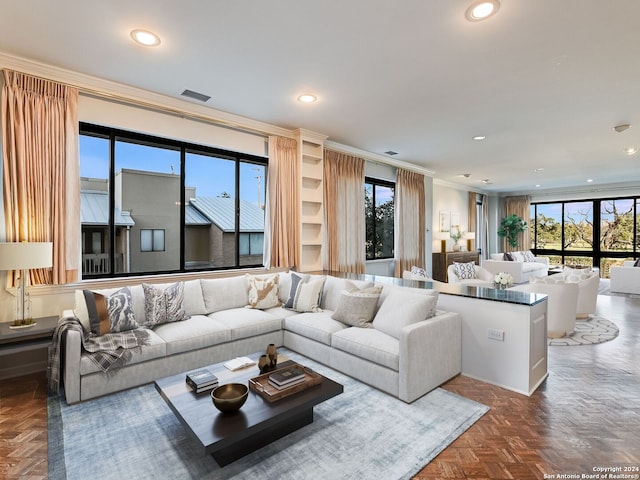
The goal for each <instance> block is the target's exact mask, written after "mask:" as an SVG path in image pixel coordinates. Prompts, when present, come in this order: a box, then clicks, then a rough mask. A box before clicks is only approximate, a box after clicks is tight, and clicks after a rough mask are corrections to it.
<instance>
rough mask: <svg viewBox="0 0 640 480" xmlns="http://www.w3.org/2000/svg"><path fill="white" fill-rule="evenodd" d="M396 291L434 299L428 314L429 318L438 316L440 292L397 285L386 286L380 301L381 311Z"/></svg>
mask: <svg viewBox="0 0 640 480" xmlns="http://www.w3.org/2000/svg"><path fill="white" fill-rule="evenodd" d="M394 290H400V291H403V292H410V293H413V294H415V295H428V296H430V297H433V298H434V299H435V301H434V302H433V307H432V308H431V310H429V312H428V313H427V318H431V317H433V316H434V315H436V307H437V302H438V296H439V295H440V292H439V291H438V290H434V289H433V288H413V287H398V286H395V285H385V286H384V287H383V289H382V294H381V295H380V300H378V310H380V307H381V306H382V304H383V303H384V302H385V300H386V299H387V298H388V297H389V295H390V294H391V292H393V291H394Z"/></svg>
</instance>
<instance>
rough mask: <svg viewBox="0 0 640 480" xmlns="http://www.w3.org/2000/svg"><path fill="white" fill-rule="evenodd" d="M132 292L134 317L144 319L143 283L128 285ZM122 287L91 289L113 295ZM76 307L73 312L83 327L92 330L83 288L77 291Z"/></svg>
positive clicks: (87, 330) (86, 330)
mask: <svg viewBox="0 0 640 480" xmlns="http://www.w3.org/2000/svg"><path fill="white" fill-rule="evenodd" d="M128 288H129V291H130V292H131V301H132V304H133V315H134V318H139V319H143V318H144V291H143V290H142V285H134V286H132V287H128ZM118 290H120V288H102V289H98V290H91V291H92V292H97V293H101V294H102V295H107V296H109V295H111V294H112V293H115V292H117V291H118ZM75 301H76V302H75V303H76V304H75V307H74V309H73V313H74V314H75V316H76V318H77V319H78V320H80V323H81V324H82V327H83V328H84V330H85V332H90V331H91V325H90V322H89V311H88V310H87V301H86V299H85V297H84V293H83V290H76V291H75Z"/></svg>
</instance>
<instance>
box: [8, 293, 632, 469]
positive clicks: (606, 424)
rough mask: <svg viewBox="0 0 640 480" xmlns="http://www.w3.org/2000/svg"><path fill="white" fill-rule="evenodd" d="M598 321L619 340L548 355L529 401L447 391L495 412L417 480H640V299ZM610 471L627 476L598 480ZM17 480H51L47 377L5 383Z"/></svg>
mask: <svg viewBox="0 0 640 480" xmlns="http://www.w3.org/2000/svg"><path fill="white" fill-rule="evenodd" d="M598 313H599V314H600V315H602V316H604V317H606V318H608V319H610V320H612V321H613V322H615V323H616V324H617V325H618V327H619V328H620V336H619V337H618V338H617V339H615V340H614V341H612V342H608V343H604V344H600V345H591V346H579V347H551V348H550V349H549V378H548V379H547V380H546V382H545V383H544V384H543V385H542V386H541V387H540V388H539V389H538V390H537V391H536V392H535V393H534V394H533V395H532V396H531V397H526V396H523V395H519V394H517V393H513V392H510V391H508V390H504V389H502V388H499V387H494V386H491V385H487V384H485V383H482V382H479V381H476V380H472V379H469V378H467V377H464V376H458V377H456V378H454V379H453V380H451V381H450V382H448V383H447V384H445V385H444V388H446V389H447V390H450V391H452V392H455V393H458V394H460V395H462V396H464V397H467V398H470V399H473V400H476V401H478V402H481V403H484V404H485V405H488V406H489V407H491V410H490V411H489V412H488V413H487V414H486V415H485V416H483V417H482V418H481V419H480V420H479V421H478V422H477V423H476V424H475V425H473V426H472V427H471V428H470V429H469V430H468V431H467V432H465V433H464V434H463V435H462V436H460V438H458V439H457V440H456V441H455V442H454V443H453V444H452V445H450V446H449V447H448V448H447V449H445V450H444V451H443V452H442V453H441V454H440V455H439V456H438V457H436V458H435V459H434V460H433V461H432V462H431V463H430V464H429V465H427V466H425V468H424V469H423V470H422V471H421V472H420V473H419V474H418V475H417V476H416V477H415V479H414V480H434V479H465V478H469V479H515V480H528V479H545V478H547V479H552V478H553V479H560V478H599V479H604V478H607V479H608V480H611V479H613V478H640V472H638V470H637V469H638V468H640V298H637V297H636V298H632V297H630V296H626V297H623V296H615V297H614V296H600V297H599V298H598ZM505 367H507V366H505ZM607 467H613V468H616V467H620V468H622V469H625V468H626V469H628V470H629V471H626V472H625V471H624V470H623V471H621V472H617V473H615V474H614V475H621V474H626V475H629V476H628V477H615V476H607V477H605V476H604V474H603V473H600V476H599V477H596V476H595V475H597V474H598V473H599V472H598V471H596V470H595V469H597V468H607ZM588 475H594V476H593V477H588ZM634 476H635V477H634ZM18 478H19V479H44V478H47V405H46V379H45V376H44V373H42V374H35V375H29V376H25V377H20V378H18V379H12V380H5V381H0V479H18ZM319 480H322V479H319Z"/></svg>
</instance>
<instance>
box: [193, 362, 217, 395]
mask: <svg viewBox="0 0 640 480" xmlns="http://www.w3.org/2000/svg"><path fill="white" fill-rule="evenodd" d="M186 381H187V385H189V386H190V387H191V390H193V391H194V392H196V393H202V392H206V391H208V390H211V389H214V388H216V387H217V386H218V377H216V376H215V375H214V374H213V373H211V371H209V370H208V369H206V368H202V369H200V370H196V371H195V372H189V373H187V378H186Z"/></svg>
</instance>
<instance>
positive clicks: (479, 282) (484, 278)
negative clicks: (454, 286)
mask: <svg viewBox="0 0 640 480" xmlns="http://www.w3.org/2000/svg"><path fill="white" fill-rule="evenodd" d="M474 268H475V272H476V278H466V279H462V278H459V277H458V275H456V269H455V265H449V267H447V278H448V279H449V283H460V284H462V285H471V286H475V287H493V274H492V273H491V272H490V271H488V270H487V269H485V268H482V267H480V266H478V265H474Z"/></svg>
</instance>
